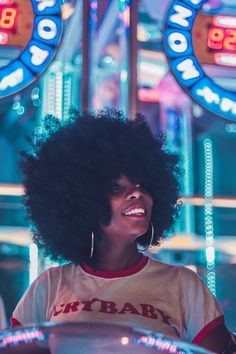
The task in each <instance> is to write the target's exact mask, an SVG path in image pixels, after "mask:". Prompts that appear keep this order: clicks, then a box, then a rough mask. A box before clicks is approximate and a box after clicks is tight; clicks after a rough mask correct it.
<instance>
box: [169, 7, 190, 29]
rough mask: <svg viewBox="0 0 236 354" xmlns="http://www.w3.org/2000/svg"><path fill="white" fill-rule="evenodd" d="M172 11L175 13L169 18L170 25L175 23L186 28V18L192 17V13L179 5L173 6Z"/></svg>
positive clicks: (187, 23)
mask: <svg viewBox="0 0 236 354" xmlns="http://www.w3.org/2000/svg"><path fill="white" fill-rule="evenodd" d="M174 10H175V11H176V13H175V14H173V15H171V16H170V18H169V19H170V21H171V22H172V23H176V24H177V25H179V26H182V27H188V26H189V21H188V20H186V18H188V17H191V16H192V15H193V12H192V11H191V10H189V9H186V7H184V6H181V5H175V6H174Z"/></svg>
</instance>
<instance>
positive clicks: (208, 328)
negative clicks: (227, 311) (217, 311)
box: [192, 315, 225, 344]
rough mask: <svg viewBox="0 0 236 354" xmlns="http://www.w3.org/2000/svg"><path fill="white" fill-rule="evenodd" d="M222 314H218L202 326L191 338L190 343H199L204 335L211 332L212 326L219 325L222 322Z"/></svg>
mask: <svg viewBox="0 0 236 354" xmlns="http://www.w3.org/2000/svg"><path fill="white" fill-rule="evenodd" d="M224 322H225V320H224V316H223V315H222V316H220V317H217V318H215V319H214V320H213V321H212V322H210V323H208V325H207V326H206V327H204V328H203V329H202V330H201V331H200V332H199V333H198V334H197V335H196V337H195V338H194V339H193V341H192V343H193V344H199V343H200V342H201V341H202V340H203V338H205V337H206V335H207V334H208V333H209V332H211V331H212V330H213V329H214V328H216V327H217V326H219V325H221V324H222V323H224Z"/></svg>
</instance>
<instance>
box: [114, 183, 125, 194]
mask: <svg viewBox="0 0 236 354" xmlns="http://www.w3.org/2000/svg"><path fill="white" fill-rule="evenodd" d="M123 190H124V188H123V187H122V186H121V185H120V184H118V183H114V184H112V186H111V194H118V193H122V192H123Z"/></svg>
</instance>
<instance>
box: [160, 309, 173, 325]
mask: <svg viewBox="0 0 236 354" xmlns="http://www.w3.org/2000/svg"><path fill="white" fill-rule="evenodd" d="M156 310H157V311H158V312H159V313H160V314H161V318H162V321H163V322H164V323H166V324H168V325H170V326H171V323H170V321H169V319H170V317H169V316H168V315H166V314H165V313H164V312H163V311H161V310H159V309H158V308H157V309H156Z"/></svg>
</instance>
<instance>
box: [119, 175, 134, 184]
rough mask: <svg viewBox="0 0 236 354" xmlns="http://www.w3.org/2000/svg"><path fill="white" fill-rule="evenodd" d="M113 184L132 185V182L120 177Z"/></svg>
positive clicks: (122, 176) (123, 176)
mask: <svg viewBox="0 0 236 354" xmlns="http://www.w3.org/2000/svg"><path fill="white" fill-rule="evenodd" d="M114 182H115V183H118V184H122V185H126V184H133V182H132V181H131V180H130V179H129V178H128V177H126V176H125V175H121V176H120V178H118V179H116V180H115V181H114Z"/></svg>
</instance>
